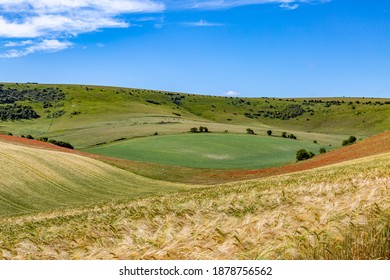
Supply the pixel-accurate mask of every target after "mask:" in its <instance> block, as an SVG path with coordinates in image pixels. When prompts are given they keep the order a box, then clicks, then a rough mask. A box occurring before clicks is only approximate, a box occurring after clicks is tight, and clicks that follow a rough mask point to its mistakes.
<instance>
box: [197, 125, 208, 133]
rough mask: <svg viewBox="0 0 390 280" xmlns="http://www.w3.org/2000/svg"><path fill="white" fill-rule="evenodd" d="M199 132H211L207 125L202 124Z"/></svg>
mask: <svg viewBox="0 0 390 280" xmlns="http://www.w3.org/2000/svg"><path fill="white" fill-rule="evenodd" d="M199 132H206V133H207V132H209V129H208V128H207V127H205V126H200V127H199Z"/></svg>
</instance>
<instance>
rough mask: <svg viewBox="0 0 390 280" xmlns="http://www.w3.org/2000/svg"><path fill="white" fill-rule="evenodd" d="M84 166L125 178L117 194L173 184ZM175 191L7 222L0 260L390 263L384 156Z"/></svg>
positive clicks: (389, 173)
mask: <svg viewBox="0 0 390 280" xmlns="http://www.w3.org/2000/svg"><path fill="white" fill-rule="evenodd" d="M1 152H2V153H4V150H2V151H1ZM47 152H48V151H45V153H47ZM26 153H27V151H26ZM67 156H70V155H67ZM40 160H42V159H40ZM69 160H70V159H69ZM83 160H84V162H83V165H79V168H87V167H88V166H90V165H92V166H94V167H93V168H91V170H90V172H91V173H92V174H95V175H94V176H97V177H98V179H99V180H100V181H102V182H105V179H104V178H105V177H104V176H111V177H107V178H110V180H122V181H115V182H116V183H115V184H114V185H116V186H117V187H118V188H120V187H122V188H125V186H126V183H125V182H127V178H133V180H134V181H133V182H134V183H133V184H135V185H138V186H140V184H141V182H142V184H144V182H148V183H149V185H148V186H149V187H151V186H153V184H157V183H160V184H161V187H163V186H167V185H169V184H167V183H162V182H157V181H151V180H149V181H143V180H145V179H140V178H139V177H136V176H134V175H129V174H128V173H126V172H124V171H123V172H122V171H119V170H117V169H112V167H107V169H106V166H104V172H106V173H104V174H105V175H101V176H98V175H97V174H100V172H102V171H101V170H100V171H99V170H98V168H103V165H101V163H99V164H97V163H96V162H94V161H93V162H89V160H87V159H83ZM25 161H26V159H24V160H23V162H25ZM61 161H62V160H61ZM38 163H39V160H37V162H36V163H34V166H35V165H36V164H38ZM20 164H22V163H20ZM64 164H65V163H64ZM69 164H70V165H74V164H80V163H78V162H77V163H76V162H72V163H69ZM94 164H95V165H94ZM1 168H2V170H1V171H2V172H4V168H7V167H5V166H4V165H2V166H1ZM10 169H12V168H11V167H10ZM27 170H28V169H27ZM49 171H50V170H49ZM15 172H16V171H15ZM29 172H30V171H29ZM31 172H32V173H33V171H31ZM94 172H95V173H94ZM47 174H51V173H50V172H48V173H47ZM118 174H120V175H121V176H119V177H117V176H118ZM29 176H30V175H26V177H29ZM34 176H35V175H34ZM36 176H38V177H39V175H36ZM53 176H55V175H53ZM64 176H65V175H64ZM72 176H73V175H70V177H72ZM91 176H92V175H91ZM127 176H128V177H127ZM27 179H28V178H26V180H27ZM36 180H38V179H36ZM51 180H53V179H51ZM61 180H62V179H61ZM63 180H65V179H63ZM67 180H70V182H71V178H68V179H67ZM91 180H92V179H91ZM99 180H98V181H99ZM137 180H139V181H137ZM100 181H99V182H100ZM102 184H103V183H102ZM35 186H37V189H39V186H40V185H39V184H38V183H37V184H36V185H35ZM133 186H134V185H133ZM173 187H177V188H178V190H180V191H177V192H171V193H169V194H161V192H159V193H158V194H156V195H154V196H153V195H152V196H150V197H146V198H139V199H134V198H133V199H128V200H126V199H123V200H122V201H118V200H117V201H112V202H107V201H104V200H100V202H99V203H98V204H95V205H91V206H88V205H84V206H79V207H78V206H77V205H76V204H75V205H73V207H72V208H66V209H54V208H52V210H50V209H45V210H44V211H42V212H39V213H38V212H37V213H34V214H24V215H18V216H10V217H3V218H1V219H0V228H1V231H0V258H1V259H205V260H208V259H390V153H385V154H380V155H374V156H370V157H366V158H363V159H355V160H352V161H348V162H344V163H339V164H334V165H329V166H327V167H321V168H317V169H312V170H309V171H302V172H297V173H292V174H287V175H278V176H273V177H269V178H263V179H256V180H250V181H243V182H237V183H229V184H222V185H216V186H208V187H198V188H191V189H190V190H185V188H186V187H187V186H185V185H183V186H181V187H180V186H172V188H173ZM4 188H10V185H8V186H6V187H3V185H2V192H4ZM53 188H54V186H53ZM58 188H59V187H58ZM187 188H189V187H187ZM17 189H18V191H20V192H21V191H23V190H22V187H18V188H17ZM40 191H41V190H40ZM26 194H27V193H26ZM18 196H19V197H20V194H19V195H18ZM2 197H3V195H2ZM75 197H77V195H75ZM51 199H53V200H54V198H51ZM26 200H27V201H28V200H29V198H28V197H26ZM26 203H28V202H26ZM20 205H22V203H21V202H20Z"/></svg>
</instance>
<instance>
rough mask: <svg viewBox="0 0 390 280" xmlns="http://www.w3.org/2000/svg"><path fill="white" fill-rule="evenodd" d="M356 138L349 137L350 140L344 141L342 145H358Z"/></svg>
mask: <svg viewBox="0 0 390 280" xmlns="http://www.w3.org/2000/svg"><path fill="white" fill-rule="evenodd" d="M356 140H357V139H356V137H355V136H349V138H348V139H346V140H343V142H342V143H341V144H342V145H343V146H348V145H352V144H355V143H356Z"/></svg>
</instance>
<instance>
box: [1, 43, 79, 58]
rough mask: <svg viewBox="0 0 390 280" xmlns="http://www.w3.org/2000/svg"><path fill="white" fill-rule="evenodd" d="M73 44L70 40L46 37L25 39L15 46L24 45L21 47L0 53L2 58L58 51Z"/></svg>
mask: <svg viewBox="0 0 390 280" xmlns="http://www.w3.org/2000/svg"><path fill="white" fill-rule="evenodd" d="M72 45H73V44H72V43H71V42H68V41H62V42H61V41H59V40H56V39H52V40H49V39H45V40H41V41H38V42H35V41H24V42H21V43H19V44H18V45H15V46H23V48H19V49H10V50H8V51H6V52H5V53H3V54H0V57H1V58H15V57H22V56H26V55H29V54H32V53H35V52H58V51H61V50H64V49H67V48H69V47H71V46H72Z"/></svg>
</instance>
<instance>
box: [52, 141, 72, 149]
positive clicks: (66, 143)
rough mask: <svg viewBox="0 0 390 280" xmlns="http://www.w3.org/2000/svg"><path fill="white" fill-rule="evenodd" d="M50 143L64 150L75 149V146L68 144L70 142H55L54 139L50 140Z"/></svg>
mask: <svg viewBox="0 0 390 280" xmlns="http://www.w3.org/2000/svg"><path fill="white" fill-rule="evenodd" d="M48 142H49V143H51V144H54V145H56V146H60V147H63V148H68V149H72V150H73V149H74V148H73V146H72V145H71V144H70V143H68V142H64V141H57V140H54V139H50V140H49V141H48Z"/></svg>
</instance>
